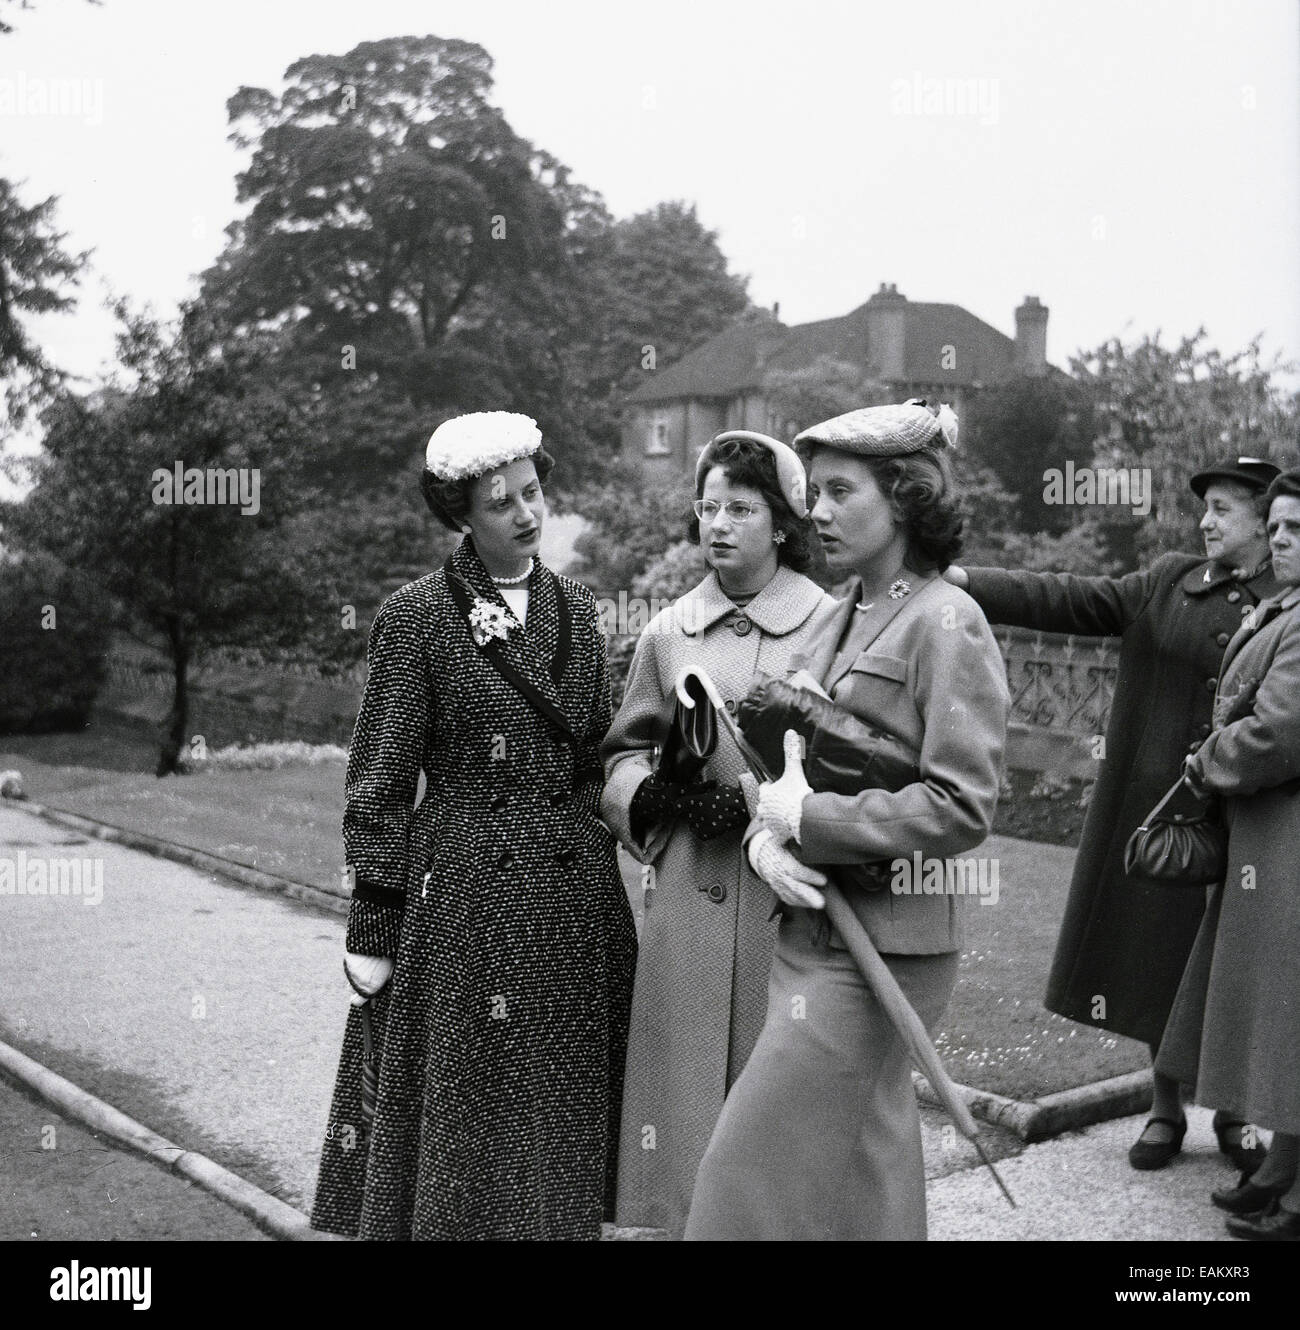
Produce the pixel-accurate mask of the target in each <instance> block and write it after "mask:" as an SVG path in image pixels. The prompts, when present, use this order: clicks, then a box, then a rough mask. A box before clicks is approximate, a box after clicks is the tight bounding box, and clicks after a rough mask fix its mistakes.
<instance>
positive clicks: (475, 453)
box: [424, 411, 542, 480]
mask: <svg viewBox="0 0 1300 1330" xmlns="http://www.w3.org/2000/svg"><path fill="white" fill-rule="evenodd" d="M541 446H542V431H541V430H540V429H538V428H537V422H536V421H535V420H534V419H533V418H532V416H522V415H519V414H518V413H517V412H514V411H473V412H471V413H470V414H469V415H467V416H456V417H454V418H453V419H452V420H444V421H443V423H442V424H441V425H439V426H438V428H437V429H436V430H434V431H433V434H432V435H431V436H430V438H429V446H428V447H427V448H426V449H425V450H424V465H425V466H426V467H427V468H428V469H429V470H430V471H432V472H433V474H434V475H435V476H437V477H438V479H439V480H467V479H469V478H470V477H471V476H481V475H482V474H483V473H484V472H485V471H495V470H497V468H498V467H503V466H508V465H509V464H510V463H511V462H517V461H518V460H519V459H520V458H521V457H531V456H532V455H533V454H534V453H535V452H536V451H537V450H538V449H539V448H540V447H541Z"/></svg>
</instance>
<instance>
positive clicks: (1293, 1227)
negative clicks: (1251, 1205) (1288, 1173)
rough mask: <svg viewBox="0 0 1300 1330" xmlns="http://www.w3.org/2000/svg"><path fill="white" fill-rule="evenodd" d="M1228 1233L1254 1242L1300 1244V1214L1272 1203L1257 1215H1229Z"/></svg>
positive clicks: (1275, 1202)
mask: <svg viewBox="0 0 1300 1330" xmlns="http://www.w3.org/2000/svg"><path fill="white" fill-rule="evenodd" d="M1226 1222H1227V1225H1228V1232H1229V1233H1231V1234H1232V1236H1233V1237H1234V1238H1247V1239H1249V1240H1251V1241H1254V1242H1300V1214H1296V1213H1295V1212H1294V1211H1292V1210H1284V1209H1282V1207H1281V1206H1280V1205H1279V1204H1278V1203H1277V1201H1270V1202H1269V1206H1268V1209H1267V1210H1261V1211H1260V1212H1259V1214H1257V1215H1229V1216H1228V1218H1227V1221H1226Z"/></svg>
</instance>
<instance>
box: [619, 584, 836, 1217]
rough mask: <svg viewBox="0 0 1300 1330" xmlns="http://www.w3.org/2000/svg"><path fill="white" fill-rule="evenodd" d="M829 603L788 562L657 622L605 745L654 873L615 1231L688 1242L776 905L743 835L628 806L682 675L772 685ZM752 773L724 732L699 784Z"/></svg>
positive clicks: (733, 699)
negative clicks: (702, 836) (658, 819)
mask: <svg viewBox="0 0 1300 1330" xmlns="http://www.w3.org/2000/svg"><path fill="white" fill-rule="evenodd" d="M833 605H834V601H832V600H831V598H830V597H829V596H828V595H827V594H826V593H825V592H824V591H822V590H821V589H820V588H819V587H818V586H817V585H816V583H814V582H812V581H810V580H809V579H808V578H806V577H804V576H803V575H802V574H800V573H796V572H794V571H793V570H792V569H790V568H788V567H786V566H785V565H784V564H783V565H781V566H780V567H778V569H777V572H776V575H775V576H774V577H773V578H772V580H771V581H770V582H769V583H768V584H767V586H765V587H764V588H763V589H762V590H761V591H760V592H759V593H758V595H757V596H755V597H754V599H753V600H751V601H750V602H749V604H748V605H746V606H745V607H744V608H743V609H739V608H737V606H736V605H735V604H734V603H733V602H732V601H731V600H729V599H728V597H727V595H726V593H725V592H724V591H723V590H722V587H721V586H720V585H719V583H718V578H717V574H716V573H710V574H709V575H708V576H707V577H706V578H705V579H704V580H703V581H702V582H701V583H700V584H699V585H698V586H697V587H695V588H694V589H693V590H692V591H690V592H688V593H687V594H686V595H685V596H683V597H682V598H681V599H680V600H678V601H677V602H676V603H675V604H673V605H671V606H669V607H668V608H667V609H665V610H664V611H662V612H661V613H660V614H659V615H657V616H656V617H655V619H654V620H652V621H651V623H650V624H649V625H647V627H646V629H645V631H644V632H643V633H642V635H641V638H640V640H639V641H638V643H637V648H636V652H635V655H634V656H633V658H632V667H631V670H630V672H629V674H628V684H627V692H626V694H625V696H624V699H623V704H622V706H621V707H620V708H619V712H618V715H617V716H616V717H615V718H614V723H613V725H612V726H611V728H610V731H609V734H608V735H607V736H606V739H605V743H604V745H603V747H602V750H601V752H602V756H603V758H604V761H605V782H606V783H605V792H604V796H603V798H602V800H601V814H602V816H603V817H604V819H605V821H606V822H607V823H608V824H609V825H610V826H611V827H612V828H613V829H614V831H615V834H616V835H617V836H618V838H619V839H620V840H621V841H622V842H623V844H624V845H625V846H626V847H627V848H628V850H629V851H630V852H631V853H632V854H633V855H634V856H635V857H636V858H637V859H638V860H639V861H640V862H641V863H642V864H643V865H645V866H646V868H645V872H644V874H643V880H644V881H645V883H646V886H647V887H648V888H649V890H647V892H646V896H645V899H646V905H647V908H646V914H645V922H644V924H643V926H642V930H641V947H640V953H639V959H638V962H637V974H636V990H635V997H634V999H633V1003H632V1027H631V1034H630V1038H629V1043H628V1060H627V1079H626V1083H625V1087H624V1098H623V1125H622V1130H621V1132H620V1140H619V1177H618V1208H617V1214H618V1222H619V1223H620V1224H628V1225H634V1226H644V1227H651V1228H662V1229H666V1230H667V1231H668V1232H669V1234H670V1235H671V1236H673V1237H680V1236H681V1232H682V1228H683V1226H684V1225H685V1223H686V1212H687V1209H688V1208H689V1206H690V1199H691V1188H692V1186H693V1185H694V1182H695V1171H696V1169H697V1168H698V1167H699V1163H700V1159H701V1157H702V1156H703V1154H704V1147H705V1146H706V1145H707V1144H708V1141H709V1135H710V1133H711V1132H712V1131H713V1127H714V1124H715V1123H716V1122H717V1120H718V1114H719V1113H720V1112H721V1111H722V1102H723V1099H724V1098H725V1097H726V1094H727V1091H728V1089H730V1087H731V1085H732V1084H733V1082H734V1081H735V1079H736V1077H737V1076H739V1075H740V1072H741V1069H742V1068H743V1067H744V1065H745V1062H746V1060H747V1059H748V1057H749V1054H750V1052H751V1050H752V1049H753V1047H754V1041H755V1040H756V1039H757V1038H758V1032H759V1030H760V1029H761V1028H762V1025H763V1016H764V1013H765V1012H766V1009H767V978H768V969H769V967H770V964H771V960H772V944H773V942H774V941H775V938H776V924H775V923H774V922H773V920H772V919H771V914H772V905H773V901H774V899H775V898H774V897H773V895H772V892H771V890H770V889H769V888H768V886H767V885H766V884H765V883H764V882H762V881H761V880H760V879H759V878H757V877H756V876H755V875H754V873H753V872H752V871H751V870H750V867H749V864H748V863H747V862H746V861H745V859H744V856H743V855H742V854H741V850H740V834H741V833H740V829H737V830H735V831H731V832H724V833H723V834H722V835H720V836H716V837H715V838H714V839H712V840H708V841H702V840H698V839H697V838H696V837H695V836H694V835H693V834H692V833H691V831H690V829H689V827H687V826H686V824H685V823H684V822H678V823H676V824H674V825H672V826H660V827H655V828H651V829H650V831H649V834H648V836H647V839H646V840H645V841H638V840H637V838H636V837H635V836H634V835H633V834H632V829H631V826H630V824H629V816H628V809H629V807H630V805H631V802H632V796H633V795H634V794H635V793H636V790H637V788H638V786H640V784H641V782H642V781H644V780H645V779H646V777H647V776H648V775H649V774H650V771H651V768H652V765H653V755H654V749H655V746H656V745H660V744H662V742H663V740H664V738H665V736H666V734H667V731H668V721H669V718H670V716H671V714H672V708H673V704H674V701H675V694H674V686H675V684H676V681H677V676H678V674H679V673H680V672H681V670H682V669H683V668H684V667H685V666H687V665H695V666H698V667H700V668H702V669H704V670H706V671H707V672H708V674H709V676H710V677H711V678H712V679H713V681H714V683H716V684H717V686H718V689H719V691H720V692H721V693H722V696H723V698H724V699H725V700H726V702H727V703H728V706H729V708H730V709H732V710H734V708H735V706H736V704H737V703H738V702H739V701H740V700H741V699H742V698H744V697H745V695H746V694H747V693H748V692H749V690H750V688H751V686H752V685H753V683H754V681H755V679H756V678H758V677H759V676H761V675H771V676H776V677H779V676H781V675H784V673H785V669H786V662H787V660H788V659H789V657H790V654H791V653H792V652H794V651H798V650H800V649H802V648H803V647H806V646H807V645H808V644H809V642H810V640H811V636H810V635H811V633H812V631H813V630H814V628H815V625H816V623H817V621H818V613H817V612H818V611H819V610H822V611H825V610H826V609H828V608H829V607H831V606H833ZM744 769H745V767H744V762H743V760H742V759H741V757H740V755H739V753H738V752H737V751H736V746H735V744H733V743H732V742H731V740H730V738H728V736H727V734H726V733H725V731H723V730H722V728H721V726H719V735H718V746H717V748H716V750H715V751H714V754H713V756H712V757H711V758H710V759H709V762H708V764H707V766H706V768H705V770H704V772H703V773H702V779H706V780H715V781H718V782H720V783H721V784H729V785H735V784H736V783H737V781H738V780H739V778H740V773H741V772H742V771H743V770H744Z"/></svg>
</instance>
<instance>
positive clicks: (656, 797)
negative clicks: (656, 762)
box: [627, 772, 681, 844]
mask: <svg viewBox="0 0 1300 1330" xmlns="http://www.w3.org/2000/svg"><path fill="white" fill-rule="evenodd" d="M680 797H681V787H680V786H677V785H671V784H669V783H668V782H667V781H664V780H661V779H660V777H659V773H658V772H652V773H651V774H650V775H649V776H647V777H646V778H645V780H643V781H642V782H641V784H640V785H638V786H637V787H636V793H635V794H634V795H633V796H632V802H631V803H630V804H629V805H628V810H627V821H628V826H629V828H630V829H631V832H632V835H633V836H634V837H635V838H636V840H637V841H638V842H640V843H642V844H644V843H645V838H646V835H647V834H648V832H649V831H650V828H651V827H655V826H659V825H660V824H661V823H664V822H668V821H671V819H673V818H674V817H676V816H677V812H678V800H679V799H680Z"/></svg>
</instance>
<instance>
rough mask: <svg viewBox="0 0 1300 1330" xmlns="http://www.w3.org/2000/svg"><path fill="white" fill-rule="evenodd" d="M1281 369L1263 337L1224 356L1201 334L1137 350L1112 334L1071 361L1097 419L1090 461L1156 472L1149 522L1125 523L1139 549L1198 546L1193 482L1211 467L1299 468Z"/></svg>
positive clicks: (1298, 436)
mask: <svg viewBox="0 0 1300 1330" xmlns="http://www.w3.org/2000/svg"><path fill="white" fill-rule="evenodd" d="M1282 368H1284V367H1283V366H1282V365H1281V364H1280V363H1279V362H1278V361H1277V360H1273V361H1272V362H1267V361H1266V360H1265V359H1264V357H1263V354H1262V352H1261V349H1260V342H1259V339H1258V338H1256V339H1255V340H1254V341H1252V342H1250V343H1249V344H1248V345H1247V346H1246V347H1245V348H1244V349H1243V350H1241V351H1238V352H1235V353H1232V354H1229V355H1224V354H1223V353H1221V352H1220V351H1218V350H1217V349H1216V348H1214V347H1213V346H1211V345H1210V344H1209V341H1208V338H1207V335H1206V333H1205V331H1204V330H1203V329H1202V330H1200V331H1198V332H1196V333H1194V334H1192V335H1191V336H1189V337H1183V338H1181V339H1180V340H1179V341H1178V342H1177V343H1176V344H1174V345H1172V346H1171V345H1166V344H1164V343H1163V342H1162V341H1161V339H1160V334H1159V333H1156V334H1155V335H1154V336H1146V337H1143V338H1142V339H1141V340H1140V341H1138V342H1136V343H1134V344H1132V345H1125V344H1124V343H1122V342H1121V341H1120V340H1119V339H1117V338H1113V339H1111V340H1110V341H1107V342H1105V343H1103V344H1102V345H1101V346H1099V347H1097V348H1095V349H1094V350H1092V351H1087V352H1083V353H1080V354H1079V355H1077V356H1075V357H1074V358H1073V359H1072V361H1071V369H1072V371H1073V372H1074V374H1075V376H1076V377H1077V378H1078V379H1079V380H1080V382H1081V383H1082V384H1083V385H1084V386H1085V387H1086V388H1087V390H1088V391H1089V393H1090V396H1091V400H1092V404H1093V411H1094V413H1095V416H1094V421H1095V442H1094V447H1093V456H1092V458H1091V459H1089V460H1090V461H1093V462H1095V463H1096V464H1097V465H1100V466H1109V467H1116V468H1127V467H1147V468H1150V470H1151V476H1152V483H1153V495H1154V506H1153V509H1152V514H1151V516H1150V517H1146V518H1132V517H1129V518H1127V519H1124V520H1126V521H1128V522H1131V523H1133V524H1135V526H1136V530H1135V532H1134V534H1135V537H1136V545H1137V548H1138V550H1139V551H1140V553H1142V554H1143V555H1145V556H1147V557H1149V556H1150V555H1152V554H1154V553H1159V552H1161V551H1164V550H1173V549H1196V548H1199V545H1200V541H1199V539H1198V537H1197V532H1196V523H1197V520H1198V519H1199V517H1200V512H1199V509H1198V505H1197V502H1196V499H1195V496H1194V495H1193V494H1192V493H1191V491H1190V490H1189V489H1188V486H1187V482H1188V480H1189V479H1190V478H1191V476H1192V475H1194V474H1195V473H1196V472H1197V471H1199V470H1201V469H1203V468H1204V467H1205V466H1207V465H1209V464H1210V463H1212V462H1214V461H1216V460H1218V459H1219V458H1221V457H1223V456H1225V455H1226V454H1237V455H1248V456H1254V457H1264V458H1271V459H1272V460H1273V461H1275V462H1277V463H1278V465H1281V466H1289V465H1294V462H1295V457H1296V450H1297V443H1300V403H1298V401H1297V398H1296V396H1295V395H1294V394H1288V393H1287V392H1286V391H1285V390H1284V388H1283V387H1282V385H1281V383H1280V382H1279V371H1280V370H1281V369H1282Z"/></svg>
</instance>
